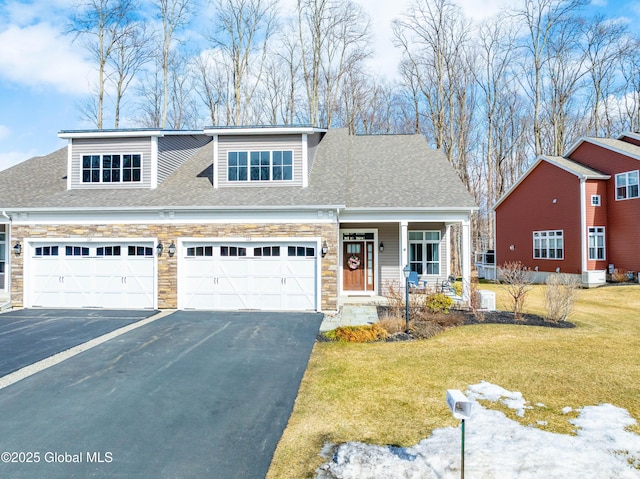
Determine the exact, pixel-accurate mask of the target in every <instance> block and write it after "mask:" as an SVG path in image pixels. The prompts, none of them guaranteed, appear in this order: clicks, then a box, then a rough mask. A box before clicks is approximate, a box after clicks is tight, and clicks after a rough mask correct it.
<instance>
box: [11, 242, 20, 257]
mask: <svg viewBox="0 0 640 479" xmlns="http://www.w3.org/2000/svg"><path fill="white" fill-rule="evenodd" d="M13 252H14V253H15V255H16V256H20V253H22V245H21V244H20V241H18V242H17V243H16V244H15V245H14V246H13Z"/></svg>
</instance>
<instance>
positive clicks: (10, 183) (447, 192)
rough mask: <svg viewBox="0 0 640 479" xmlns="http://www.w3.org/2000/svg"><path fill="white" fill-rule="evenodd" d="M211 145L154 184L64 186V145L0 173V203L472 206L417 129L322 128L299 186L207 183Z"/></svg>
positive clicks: (17, 206) (31, 205)
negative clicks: (367, 132) (360, 132)
mask: <svg viewBox="0 0 640 479" xmlns="http://www.w3.org/2000/svg"><path fill="white" fill-rule="evenodd" d="M211 148H212V146H211V144H208V145H205V146H203V147H202V148H200V149H199V150H198V151H197V152H196V153H195V154H194V155H193V156H192V157H191V158H190V159H189V160H187V161H186V162H185V163H184V164H183V165H182V166H180V167H179V168H178V169H177V170H176V171H175V172H174V173H173V174H172V175H171V176H170V177H169V178H167V180H165V181H164V182H163V183H162V184H160V185H159V186H158V188H156V189H154V190H147V189H128V190H123V189H116V188H114V189H94V190H67V189H66V187H67V181H66V174H67V171H66V168H67V149H66V148H62V149H60V150H58V151H55V152H53V153H51V154H50V155H47V156H43V157H35V158H32V159H30V160H27V161H25V162H23V163H20V164H18V165H16V166H14V167H12V168H9V169H7V170H5V171H2V172H0V209H7V210H15V209H20V208H45V209H47V208H79V209H81V208H141V207H169V208H170V207H174V208H181V207H184V208H189V207H196V208H201V207H212V208H216V207H287V206H302V207H304V206H346V207H349V208H475V203H474V201H473V198H472V197H471V195H470V194H469V193H468V192H467V190H466V188H465V187H464V186H463V184H462V182H461V181H460V179H459V178H458V177H457V175H456V173H455V171H454V170H453V168H452V166H451V165H450V164H449V163H448V162H447V160H446V158H445V157H444V155H443V154H442V152H440V151H437V150H433V149H431V148H429V147H428V145H427V142H426V140H425V139H424V137H422V136H421V135H383V136H351V135H348V134H347V133H346V130H330V131H329V132H328V133H327V134H326V135H325V137H324V139H323V140H322V141H321V142H320V145H319V147H318V151H317V155H316V159H315V161H314V163H313V168H312V171H311V174H310V178H309V186H308V187H307V188H301V187H233V188H228V187H227V188H218V189H214V188H213V186H212V178H211V175H212V167H211Z"/></svg>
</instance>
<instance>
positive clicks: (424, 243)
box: [409, 231, 440, 274]
mask: <svg viewBox="0 0 640 479" xmlns="http://www.w3.org/2000/svg"><path fill="white" fill-rule="evenodd" d="M409 267H410V268H411V271H415V272H416V273H418V274H440V231H409Z"/></svg>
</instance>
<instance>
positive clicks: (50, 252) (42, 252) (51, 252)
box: [35, 246, 58, 256]
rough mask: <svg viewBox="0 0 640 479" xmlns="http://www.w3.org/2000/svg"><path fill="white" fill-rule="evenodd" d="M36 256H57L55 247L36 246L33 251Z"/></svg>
mask: <svg viewBox="0 0 640 479" xmlns="http://www.w3.org/2000/svg"><path fill="white" fill-rule="evenodd" d="M35 255H36V256H58V247H57V246H38V247H37V248H36V251H35Z"/></svg>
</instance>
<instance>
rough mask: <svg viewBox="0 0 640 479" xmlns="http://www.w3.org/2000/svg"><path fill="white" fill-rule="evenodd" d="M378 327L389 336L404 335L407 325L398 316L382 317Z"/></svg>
mask: <svg viewBox="0 0 640 479" xmlns="http://www.w3.org/2000/svg"><path fill="white" fill-rule="evenodd" d="M378 325H380V327H382V328H384V329H385V330H386V331H387V332H388V333H389V334H395V333H404V332H405V330H406V328H407V323H406V320H405V319H404V318H401V317H398V316H387V315H385V316H383V317H382V318H380V320H379V321H378Z"/></svg>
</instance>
